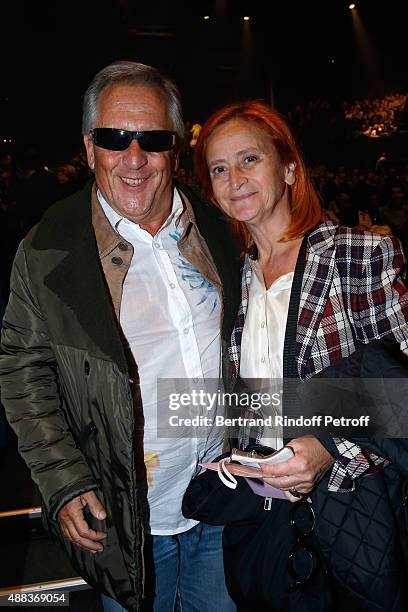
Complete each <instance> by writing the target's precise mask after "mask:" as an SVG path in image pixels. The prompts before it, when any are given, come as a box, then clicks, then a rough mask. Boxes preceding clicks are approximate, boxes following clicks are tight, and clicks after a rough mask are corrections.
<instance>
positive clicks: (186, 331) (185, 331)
mask: <svg viewBox="0 0 408 612" xmlns="http://www.w3.org/2000/svg"><path fill="white" fill-rule="evenodd" d="M189 331H190V330H189V329H188V327H185V328H184V333H185V334H186V336H187V334H188V332H189Z"/></svg>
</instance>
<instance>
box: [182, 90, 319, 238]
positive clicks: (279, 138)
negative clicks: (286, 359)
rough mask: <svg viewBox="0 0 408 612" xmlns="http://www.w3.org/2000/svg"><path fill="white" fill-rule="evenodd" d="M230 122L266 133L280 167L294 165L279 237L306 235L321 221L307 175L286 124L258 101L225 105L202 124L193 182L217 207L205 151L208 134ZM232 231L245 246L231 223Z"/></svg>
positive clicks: (238, 225)
mask: <svg viewBox="0 0 408 612" xmlns="http://www.w3.org/2000/svg"><path fill="white" fill-rule="evenodd" d="M233 119H239V120H242V121H247V122H248V123H251V124H252V125H254V126H256V127H257V128H258V129H260V130H262V131H263V132H266V133H267V134H268V135H269V136H270V137H271V140H272V142H273V144H274V146H275V148H276V150H277V152H278V155H279V157H280V160H281V162H282V163H283V164H285V165H288V164H290V163H293V162H294V163H295V164H296V181H295V182H294V184H293V185H291V186H288V188H289V190H290V206H291V216H292V222H291V224H290V226H289V228H288V230H287V231H286V233H285V235H284V236H282V240H284V241H286V240H294V239H296V238H300V237H301V236H303V235H304V234H306V233H307V232H308V231H309V230H311V229H312V228H313V227H315V226H316V225H317V224H318V223H319V222H320V221H322V220H323V219H324V214H323V211H322V208H321V205H320V200H319V197H318V195H317V193H316V191H315V189H314V187H313V184H312V182H311V180H310V178H309V177H308V175H307V172H306V168H305V164H304V162H303V159H302V156H301V154H300V151H299V149H298V146H297V145H296V142H295V139H294V136H293V134H292V132H291V130H290V128H289V126H288V124H287V122H286V120H285V119H284V118H283V117H282V115H280V114H279V113H277V112H276V111H274V110H272V109H271V108H270V107H269V106H268V105H267V104H265V103H263V102H259V101H250V102H238V103H236V104H229V105H228V106H224V108H221V109H220V110H218V111H216V112H215V113H214V114H213V115H211V117H210V118H209V119H207V121H206V122H205V123H204V125H203V127H202V129H201V131H200V134H199V137H198V140H197V143H196V145H195V151H194V167H195V172H196V175H197V178H198V179H199V181H200V183H201V185H202V186H203V188H204V191H205V193H206V195H207V197H208V198H209V199H210V200H211V202H213V204H215V205H216V206H218V204H217V201H216V200H215V198H214V193H213V190H212V185H211V178H210V174H209V171H208V167H207V160H206V147H207V142H208V139H209V138H210V136H211V135H212V133H213V132H214V130H215V129H216V128H218V127H219V126H220V125H222V124H224V123H227V122H228V121H231V120H233ZM235 224H236V229H237V231H238V233H239V234H241V236H243V237H244V240H245V242H246V245H247V246H248V241H249V233H248V230H247V229H246V227H244V226H243V224H242V223H240V222H235Z"/></svg>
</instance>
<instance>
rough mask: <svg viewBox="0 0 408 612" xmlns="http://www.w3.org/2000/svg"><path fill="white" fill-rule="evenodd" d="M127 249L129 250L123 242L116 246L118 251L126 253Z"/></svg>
mask: <svg viewBox="0 0 408 612" xmlns="http://www.w3.org/2000/svg"><path fill="white" fill-rule="evenodd" d="M128 248H129V247H128V245H127V244H125V243H124V242H119V244H118V249H119V250H120V251H127V250H128Z"/></svg>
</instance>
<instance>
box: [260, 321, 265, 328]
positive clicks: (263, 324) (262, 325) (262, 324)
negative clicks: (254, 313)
mask: <svg viewBox="0 0 408 612" xmlns="http://www.w3.org/2000/svg"><path fill="white" fill-rule="evenodd" d="M261 327H262V329H263V328H264V327H265V321H262V323H261Z"/></svg>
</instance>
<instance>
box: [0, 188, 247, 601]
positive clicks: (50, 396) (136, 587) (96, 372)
mask: <svg viewBox="0 0 408 612" xmlns="http://www.w3.org/2000/svg"><path fill="white" fill-rule="evenodd" d="M91 189H92V185H91V184H88V185H87V186H86V187H85V188H84V189H83V190H82V191H80V192H78V193H76V194H74V195H73V196H71V197H69V198H67V199H66V200H63V201H61V202H58V203H57V204H56V205H54V206H53V207H51V208H50V209H49V210H48V211H47V212H46V214H45V215H44V217H43V219H42V220H41V222H40V223H39V225H38V226H36V227H35V228H34V229H33V230H32V231H31V232H30V233H29V235H28V236H27V238H26V239H25V240H23V242H22V243H21V245H20V247H19V249H18V252H17V255H16V258H15V262H14V267H13V272H12V280H11V296H10V300H9V304H8V306H7V310H6V314H5V318H4V322H3V330H2V344H1V352H0V384H1V398H2V402H3V403H4V405H5V408H6V413H7V416H8V419H9V422H10V424H11V425H12V427H13V429H14V430H15V432H16V434H17V436H18V440H19V451H20V453H21V455H22V456H23V458H24V459H25V461H26V463H27V465H28V466H29V468H30V470H31V474H32V478H33V480H34V481H35V482H36V483H37V484H38V486H39V489H40V492H41V494H42V497H43V501H44V508H43V515H44V518H45V522H46V523H47V527H48V529H49V531H50V533H51V534H52V536H53V537H54V538H55V539H57V540H58V541H59V542H60V543H61V544H62V546H63V547H64V549H65V550H66V552H67V554H68V555H69V557H70V560H71V562H72V564H73V566H74V567H75V568H76V569H77V571H78V572H79V573H80V575H81V576H83V578H84V579H85V580H86V581H87V582H88V583H89V584H90V585H92V586H94V587H95V588H96V589H98V590H100V591H103V592H105V593H106V594H108V595H109V596H111V597H113V598H115V599H117V600H119V601H120V602H121V603H122V605H123V606H125V607H126V608H128V609H130V610H136V611H137V610H139V609H140V603H141V595H142V582H143V560H142V554H141V549H142V538H143V530H142V526H141V516H140V511H139V506H140V501H139V494H138V491H139V486H140V482H138V479H137V478H136V460H137V454H138V453H139V454H140V453H141V456H142V457H143V454H142V453H143V449H142V448H140V445H138V444H137V439H136V430H135V405H134V398H138V397H139V398H140V393H138V388H137V383H136V385H135V387H136V388H134V389H133V390H132V388H131V387H132V385H131V382H132V381H130V380H129V372H128V364H127V360H126V356H125V352H124V349H123V346H122V342H121V338H120V333H119V330H118V326H117V322H116V318H115V315H114V311H113V307H112V305H111V301H110V296H109V293H108V289H107V286H106V283H105V279H104V276H103V272H102V269H101V265H100V260H99V255H98V248H97V244H96V240H95V234H94V231H93V227H92V215H91ZM182 191H183V192H184V193H185V195H187V197H188V199H189V201H190V203H191V204H192V206H193V209H194V213H195V216H196V221H197V225H198V228H199V230H200V233H201V234H202V236H203V237H204V238H205V240H206V241H207V244H208V246H209V248H210V251H211V254H212V256H213V260H214V263H215V265H216V267H217V270H218V273H219V276H220V279H221V282H222V284H223V304H224V310H223V314H224V316H223V325H222V335H223V339H224V342H225V340H226V339H227V338H228V336H229V334H230V331H231V328H232V325H233V319H234V316H235V313H236V310H237V306H238V302H239V259H238V253H237V248H236V245H235V243H234V240H233V238H232V236H231V232H230V228H229V225H228V222H226V221H225V220H224V219H222V218H221V217H220V214H219V212H218V211H217V210H216V209H215V208H213V207H211V206H209V205H206V204H203V203H202V202H201V201H200V200H199V199H198V198H197V196H196V195H195V194H194V193H193V192H191V190H188V189H186V188H184V187H183V188H182ZM136 405H137V399H136ZM139 405H140V400H139ZM89 490H95V492H96V494H97V495H98V497H99V499H100V501H101V503H102V504H103V505H104V507H105V509H106V512H107V520H106V525H104V530H105V531H107V534H108V535H107V539H106V540H105V542H104V545H105V547H104V551H103V552H102V553H98V554H91V553H89V552H86V551H84V550H82V549H80V548H78V547H77V546H74V545H71V544H70V543H69V542H68V541H67V540H65V539H64V538H63V537H62V535H61V533H60V530H59V527H58V523H57V515H58V512H59V510H60V509H61V508H62V507H63V506H64V505H65V504H66V503H67V502H68V501H70V500H71V499H73V498H74V497H76V496H78V495H80V494H81V493H84V492H86V491H89Z"/></svg>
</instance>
